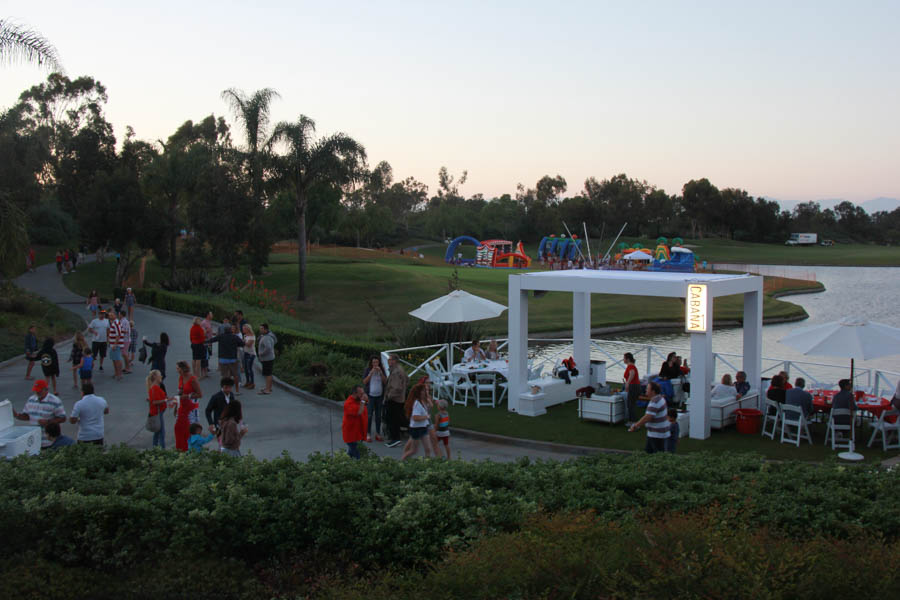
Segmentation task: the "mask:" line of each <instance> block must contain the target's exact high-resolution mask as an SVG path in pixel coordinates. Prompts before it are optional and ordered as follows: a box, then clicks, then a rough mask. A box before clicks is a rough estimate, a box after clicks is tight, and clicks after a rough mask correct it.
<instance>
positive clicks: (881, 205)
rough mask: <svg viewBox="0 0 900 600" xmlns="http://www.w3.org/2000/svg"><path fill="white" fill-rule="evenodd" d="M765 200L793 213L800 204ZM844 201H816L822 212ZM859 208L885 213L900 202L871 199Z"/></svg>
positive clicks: (793, 201) (887, 199) (886, 199)
mask: <svg viewBox="0 0 900 600" xmlns="http://www.w3.org/2000/svg"><path fill="white" fill-rule="evenodd" d="M766 200H774V201H775V202H777V203H778V204H780V205H781V208H782V209H784V210H786V211H793V210H794V207H795V206H797V205H798V204H800V202H798V201H796V200H779V199H778V198H766ZM843 201H844V200H843V199H841V198H827V199H824V200H816V202H818V203H819V206H821V207H822V210H825V209H826V208H834V207H835V206H837V205H838V204H840V203H841V202H843ZM859 206H861V207H863V210H865V211H866V212H867V213H869V214H870V215H872V214H875V213H877V212H878V211H880V210H884V211H887V212H891V211H892V210H894V209H895V208H898V207H900V200H898V199H897V198H883V197H882V198H872V199H871V200H866V201H865V202H862V203H860V204H859Z"/></svg>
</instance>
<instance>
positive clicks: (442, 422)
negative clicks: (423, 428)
mask: <svg viewBox="0 0 900 600" xmlns="http://www.w3.org/2000/svg"><path fill="white" fill-rule="evenodd" d="M437 405H438V413H437V418H436V419H435V421H436V425H437V427H436V428H435V429H436V430H437V431H436V433H435V435H437V439H438V443H437V444H435V448H434V454H435V456H440V455H441V453H442V450H441V446H442V445H443V446H444V449H443V453H445V454H446V455H447V460H450V413H448V412H447V401H446V400H444V399H443V398H441V399H440V400H438V401H437Z"/></svg>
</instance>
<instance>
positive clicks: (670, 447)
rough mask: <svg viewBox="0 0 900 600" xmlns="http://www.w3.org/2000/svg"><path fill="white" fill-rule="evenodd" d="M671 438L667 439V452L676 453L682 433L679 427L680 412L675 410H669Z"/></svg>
mask: <svg viewBox="0 0 900 600" xmlns="http://www.w3.org/2000/svg"><path fill="white" fill-rule="evenodd" d="M668 418H669V437H668V438H666V452H671V453H673V454H674V453H675V449H676V447H677V446H678V436H679V434H680V433H681V432H680V429H679V427H678V410H677V409H675V408H670V409H669V414H668Z"/></svg>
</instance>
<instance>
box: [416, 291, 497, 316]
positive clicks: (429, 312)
mask: <svg viewBox="0 0 900 600" xmlns="http://www.w3.org/2000/svg"><path fill="white" fill-rule="evenodd" d="M504 310H506V307H505V306H503V305H502V304H498V303H497V302H494V301H492V300H488V299H486V298H482V297H480V296H475V295H473V294H470V293H469V292H465V291H463V290H454V291H452V292H450V293H449V294H447V295H446V296H441V297H440V298H435V299H434V300H431V301H430V302H426V303H425V304H423V305H422V306H420V307H419V308H417V309H416V310H414V311H411V312H410V313H409V314H411V315H412V316H414V317H416V318H417V319H422V320H423V321H429V322H432V323H463V322H468V321H480V320H481V319H492V318H494V317H499V316H500V315H501V314H502V313H503V311H504Z"/></svg>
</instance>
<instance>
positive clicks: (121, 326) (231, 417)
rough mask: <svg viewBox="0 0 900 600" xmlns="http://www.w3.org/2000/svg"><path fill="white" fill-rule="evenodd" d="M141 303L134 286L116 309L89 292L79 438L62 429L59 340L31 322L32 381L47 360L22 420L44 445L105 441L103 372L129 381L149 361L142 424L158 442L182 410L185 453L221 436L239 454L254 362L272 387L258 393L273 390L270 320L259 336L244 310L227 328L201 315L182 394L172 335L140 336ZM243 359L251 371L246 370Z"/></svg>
mask: <svg viewBox="0 0 900 600" xmlns="http://www.w3.org/2000/svg"><path fill="white" fill-rule="evenodd" d="M63 257H64V255H63ZM136 305H137V299H136V297H135V295H134V293H133V290H132V289H131V288H128V289H127V290H126V292H125V295H124V298H123V299H119V298H116V299H115V301H114V302H113V303H112V305H111V306H108V307H104V306H103V305H101V302H100V297H99V294H98V293H97V292H96V290H92V291H91V293H90V294H89V295H88V298H87V300H86V308H87V310H89V311H90V313H91V320H90V323H89V324H88V327H87V330H86V332H85V333H82V332H78V333H76V335H75V337H74V340H73V343H72V349H71V351H70V354H69V358H68V363H69V368H70V369H71V372H72V387H73V388H74V389H76V390H78V392H79V393H80V396H81V397H80V399H79V400H78V401H76V402H75V404H74V407H73V410H72V412H71V414H70V415H69V416H68V420H69V422H70V423H72V424H77V425H78V435H77V439H76V440H72V439H71V438H69V437H68V436H65V435H62V433H61V429H60V424H62V423H64V422H66V420H67V415H66V411H65V407H64V405H63V402H62V400H60V397H59V396H60V391H59V388H60V386H61V385H62V382H61V381H60V358H59V356H58V354H57V352H56V350H55V349H54V340H53V338H52V337H48V338H46V339H45V340H44V341H43V343H42V344H39V341H38V338H37V335H36V326H35V325H32V326H31V327H29V329H28V332H27V334H26V335H25V343H24V347H25V357H26V359H27V366H26V371H25V379H26V380H32V381H33V380H34V377H33V375H32V373H33V371H34V366H35V364H39V365H40V368H41V371H42V375H43V378H41V379H38V380H37V381H34V383H33V385H32V388H31V391H32V395H31V396H30V397H29V398H28V400H27V401H26V402H25V405H24V407H23V410H22V411H21V412H16V411H13V415H14V417H15V418H16V419H19V420H25V421H29V422H30V423H32V424H34V425H38V426H40V427H41V428H42V434H43V435H42V448H47V449H51V448H52V449H55V448H58V447H61V446H66V445H70V444H72V443H76V442H77V443H92V444H101V445H102V444H103V440H104V437H105V424H104V418H103V417H104V415H106V414H108V413H109V405H108V403H107V402H106V400H105V399H104V398H103V397H102V396H99V395H97V394H96V393H95V385H96V383H97V382H96V377H95V375H96V372H99V371H104V368H105V367H107V368H108V367H109V366H110V363H111V366H112V369H111V371H112V372H108V371H107V373H106V374H108V376H109V377H108V379H107V381H110V380H111V381H122V380H123V379H124V378H125V377H126V376H128V375H131V374H132V373H133V372H134V371H133V368H134V365H135V363H137V362H140V363H144V362H146V363H147V366H148V367H149V374H148V375H147V378H146V390H147V396H146V402H147V420H146V422H145V423H143V424H142V425H143V428H145V429H147V430H148V431H150V432H152V433H153V441H152V444H153V446H154V447H160V448H165V447H166V423H165V413H166V412H167V411H168V410H171V411H172V414H173V415H174V427H173V432H174V437H175V447H176V448H177V449H178V450H180V451H185V452H186V451H189V450H200V449H202V448H203V447H204V446H205V445H206V444H207V443H209V442H210V441H212V440H213V439H216V440H217V441H218V444H219V449H220V450H221V451H222V452H224V453H226V454H232V455H239V454H240V446H241V439H242V438H243V437H244V435H246V433H247V431H248V429H247V427H246V425H245V424H244V423H243V412H242V407H241V403H240V401H238V400H237V399H236V398H235V396H236V395H240V393H241V392H240V386H241V384H242V383H243V386H244V388H245V389H248V388H249V389H252V388H254V387H255V383H254V382H255V374H254V368H253V367H254V363H255V361H256V359H257V357H258V358H259V361H260V365H261V368H262V372H263V377H264V385H263V386H262V387H260V389H259V390H258V393H259V394H260V395H265V394H270V393H271V391H272V372H273V364H274V361H275V344H276V343H277V338H276V337H275V334H274V333H272V332H271V331H270V330H269V327H268V325H267V324H266V323H263V324H261V325H260V326H259V328H258V330H259V335H258V336H257V335H256V334H255V333H254V328H253V326H252V325H251V324H250V323H248V322H247V321H246V320H245V319H244V318H243V314H242V313H241V311H236V312H235V313H234V314H233V315H232V316H230V317H228V318H226V319H224V320H223V322H222V323H221V324H220V325H215V324H214V323H213V315H212V314H211V313H208V314H207V315H206V316H205V317H203V318H201V317H197V318H196V319H195V320H194V322H193V325H192V326H191V328H190V331H189V335H188V337H189V338H190V341H191V353H192V358H193V369H192V367H191V364H189V363H188V362H187V361H179V362H178V363H177V365H176V369H177V372H178V384H177V391H176V390H171V391H169V390H167V389H166V383H165V381H166V356H167V352H168V350H169V346H170V344H171V342H170V339H169V335H168V334H167V333H166V332H160V334H159V337H158V339H157V340H150V339H148V338H147V337H146V336H140V335H139V332H138V328H137V325H136V323H135V318H134V313H135V311H134V309H135V306H136ZM85 334H86V335H85ZM215 344H218V347H219V348H218V349H219V361H218V363H219V376H220V381H219V386H220V390H219V391H218V392H217V393H215V394H213V395H212V397H211V398H210V400H209V403H208V404H207V406H206V411H205V416H206V420H207V425H206V426H205V427H204V425H203V424H201V423H200V422H199V421H200V411H199V400H200V399H201V398H202V397H203V391H202V387H201V385H200V383H199V380H200V379H206V378H208V377H210V376H211V375H210V367H209V360H210V358H211V357H212V355H213V347H214V345H215ZM148 351H149V352H148ZM107 359H109V361H108V362H107ZM238 364H240V365H241V366H242V367H243V369H238ZM242 376H243V378H244V380H243V382H242V381H241V377H242ZM104 383H106V382H104ZM170 385H171V382H170ZM207 430H208V431H209V433H208V434H207V433H206V431H207Z"/></svg>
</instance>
